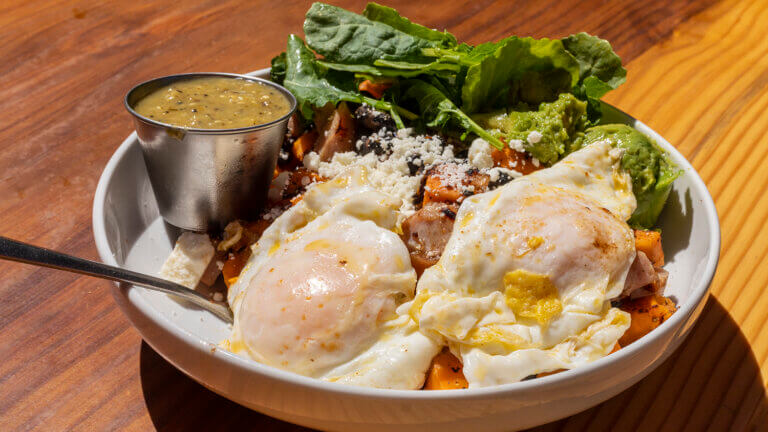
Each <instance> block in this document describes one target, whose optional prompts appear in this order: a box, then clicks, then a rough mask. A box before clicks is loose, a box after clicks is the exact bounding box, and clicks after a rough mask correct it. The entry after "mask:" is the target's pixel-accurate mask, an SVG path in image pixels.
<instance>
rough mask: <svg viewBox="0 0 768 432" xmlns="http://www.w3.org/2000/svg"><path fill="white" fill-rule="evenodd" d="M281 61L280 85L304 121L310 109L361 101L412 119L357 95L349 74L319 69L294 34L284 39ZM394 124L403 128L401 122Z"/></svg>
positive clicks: (395, 108) (402, 111) (311, 113)
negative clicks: (291, 98) (294, 102)
mask: <svg viewBox="0 0 768 432" xmlns="http://www.w3.org/2000/svg"><path fill="white" fill-rule="evenodd" d="M285 60H286V62H285V63H286V70H285V80H284V81H283V85H284V86H285V88H286V89H288V90H289V91H290V92H291V93H293V95H294V96H295V97H296V100H297V101H298V104H299V111H300V112H301V114H302V115H303V116H304V118H306V119H308V120H311V119H312V117H313V116H314V110H313V108H319V107H323V106H325V105H327V104H333V105H334V106H335V105H336V104H337V103H339V102H341V101H346V102H354V103H365V104H368V105H370V106H372V107H374V108H376V109H378V110H382V111H389V112H390V113H396V114H399V115H402V116H403V117H406V118H408V119H414V118H416V115H415V114H413V113H411V112H410V111H407V110H405V109H403V108H401V107H398V106H396V105H393V104H391V103H389V102H386V101H381V100H377V99H373V98H369V97H366V96H363V95H362V94H360V93H359V92H358V91H357V89H356V88H355V83H354V79H353V77H352V76H351V75H350V74H348V73H342V72H338V71H333V70H328V69H326V68H323V67H322V66H321V65H319V64H318V62H317V59H316V58H315V54H314V53H313V52H312V51H311V50H310V49H309V48H307V46H306V45H305V44H304V41H303V40H301V38H299V37H298V36H296V35H291V36H290V37H289V38H288V49H287V50H286V57H285ZM397 118H399V116H398V117H397ZM398 126H399V127H404V125H398Z"/></svg>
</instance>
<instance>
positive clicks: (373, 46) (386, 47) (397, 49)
mask: <svg viewBox="0 0 768 432" xmlns="http://www.w3.org/2000/svg"><path fill="white" fill-rule="evenodd" d="M400 25H401V26H402V24H400ZM304 34H305V35H306V37H307V44H309V46H310V47H312V49H314V50H315V51H317V52H318V53H319V54H321V55H322V56H323V57H325V59H326V60H328V61H330V62H335V63H352V64H367V65H372V64H373V62H374V61H375V60H377V59H384V60H401V61H409V62H428V61H429V59H428V58H426V57H425V56H424V55H422V54H421V49H422V48H426V47H430V46H435V45H437V44H439V42H435V41H433V40H429V39H424V38H422V37H419V36H414V35H410V34H408V33H406V32H404V31H402V30H399V29H397V28H395V27H392V26H391V25H389V24H385V23H383V22H378V21H371V20H369V19H368V18H366V17H364V16H362V15H358V14H356V13H352V12H349V11H347V10H344V9H342V8H340V7H336V6H331V5H328V4H325V3H314V4H313V5H312V7H310V8H309V11H307V15H306V19H305V20H304Z"/></svg>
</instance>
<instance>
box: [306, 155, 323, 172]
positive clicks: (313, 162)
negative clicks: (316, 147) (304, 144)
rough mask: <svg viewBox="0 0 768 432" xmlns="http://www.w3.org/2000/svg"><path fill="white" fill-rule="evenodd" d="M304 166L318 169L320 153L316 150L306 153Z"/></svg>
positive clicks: (309, 168)
mask: <svg viewBox="0 0 768 432" xmlns="http://www.w3.org/2000/svg"><path fill="white" fill-rule="evenodd" d="M302 162H303V163H304V168H306V169H308V170H312V171H317V170H318V169H319V168H320V155H319V154H317V153H316V152H309V153H307V154H305V155H304V160H303V161H302Z"/></svg>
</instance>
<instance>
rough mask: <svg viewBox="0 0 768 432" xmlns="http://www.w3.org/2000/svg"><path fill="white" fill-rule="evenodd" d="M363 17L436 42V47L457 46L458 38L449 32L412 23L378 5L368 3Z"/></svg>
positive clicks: (392, 10)
mask: <svg viewBox="0 0 768 432" xmlns="http://www.w3.org/2000/svg"><path fill="white" fill-rule="evenodd" d="M363 16H365V17H366V18H368V19H369V20H371V21H376V22H380V23H383V24H387V25H389V26H390V27H392V28H394V29H396V30H400V31H401V32H403V33H407V34H409V35H411V36H415V37H418V38H421V39H426V40H428V41H432V42H435V44H436V45H438V46H442V47H446V48H450V47H454V46H456V44H457V42H456V38H455V37H454V36H453V35H452V34H450V33H448V32H447V31H442V32H441V31H437V30H433V29H430V28H427V27H424V26H423V25H420V24H416V23H413V22H411V20H409V19H408V18H405V17H403V16H401V15H400V14H399V13H398V12H397V11H396V10H394V9H392V8H390V7H387V6H382V5H380V4H377V3H368V5H367V6H366V7H365V10H364V11H363Z"/></svg>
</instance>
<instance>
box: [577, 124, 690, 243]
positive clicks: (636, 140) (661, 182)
mask: <svg viewBox="0 0 768 432" xmlns="http://www.w3.org/2000/svg"><path fill="white" fill-rule="evenodd" d="M603 140H608V141H609V142H610V143H611V144H612V145H613V146H615V147H618V148H621V149H623V150H624V156H623V157H622V159H621V167H622V168H623V169H625V170H627V172H629V175H630V176H631V177H632V191H633V192H634V193H635V198H636V199H637V209H636V210H635V212H634V213H633V214H632V217H631V218H630V219H629V224H630V225H632V226H633V227H635V228H651V227H652V226H653V225H654V224H655V223H656V219H658V217H659V213H661V209H662V208H664V203H665V202H666V201H667V198H668V197H669V192H670V190H672V182H673V181H674V180H675V179H676V178H677V177H679V176H680V174H681V171H680V170H678V169H677V167H676V166H675V165H674V164H673V163H672V162H671V161H670V160H669V159H668V157H667V155H666V154H665V153H664V152H663V151H662V150H661V149H659V148H658V147H657V146H656V143H654V142H653V141H652V140H651V139H650V138H648V137H647V136H645V135H643V134H642V133H640V132H638V131H637V130H635V129H634V128H633V127H631V126H627V125H624V124H607V125H602V126H595V127H593V128H590V129H588V130H587V132H586V134H585V135H584V138H583V140H580V141H579V142H577V143H575V144H574V146H572V150H573V151H575V150H578V149H579V148H581V147H583V146H585V145H587V144H590V143H593V142H596V141H603Z"/></svg>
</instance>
